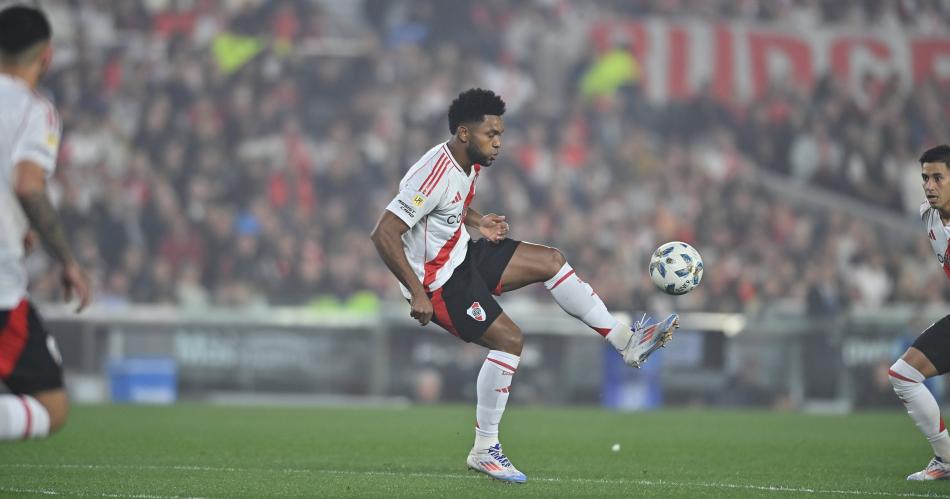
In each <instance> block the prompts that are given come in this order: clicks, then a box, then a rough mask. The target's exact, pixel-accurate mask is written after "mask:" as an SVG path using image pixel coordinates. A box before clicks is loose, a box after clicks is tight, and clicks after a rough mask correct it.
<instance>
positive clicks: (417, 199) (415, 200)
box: [412, 194, 426, 208]
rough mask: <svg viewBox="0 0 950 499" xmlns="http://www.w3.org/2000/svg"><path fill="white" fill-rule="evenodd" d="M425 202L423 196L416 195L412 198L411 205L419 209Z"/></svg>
mask: <svg viewBox="0 0 950 499" xmlns="http://www.w3.org/2000/svg"><path fill="white" fill-rule="evenodd" d="M425 202H426V197H425V196H423V195H422V194H416V196H415V197H414V198H412V204H414V205H416V206H418V207H420V208H421V207H422V204H423V203H425Z"/></svg>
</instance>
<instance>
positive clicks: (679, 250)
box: [650, 241, 703, 295]
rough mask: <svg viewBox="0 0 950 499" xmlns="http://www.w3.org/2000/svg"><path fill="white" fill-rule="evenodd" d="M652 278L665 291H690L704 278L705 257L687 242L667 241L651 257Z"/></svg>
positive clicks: (677, 292) (673, 293)
mask: <svg viewBox="0 0 950 499" xmlns="http://www.w3.org/2000/svg"><path fill="white" fill-rule="evenodd" d="M650 278H651V279H653V284H656V287H658V288H660V289H661V290H662V291H663V292H664V293H667V294H671V295H683V294H686V293H689V292H690V291H692V290H693V288H695V287H696V286H698V285H699V281H701V280H702V279H703V258H702V257H701V256H699V252H698V251H696V248H693V247H692V246H690V245H688V244H686V243H682V242H679V241H673V242H670V243H666V244H664V245H662V246H660V247H659V248H657V249H656V251H654V252H653V256H652V257H651V258H650Z"/></svg>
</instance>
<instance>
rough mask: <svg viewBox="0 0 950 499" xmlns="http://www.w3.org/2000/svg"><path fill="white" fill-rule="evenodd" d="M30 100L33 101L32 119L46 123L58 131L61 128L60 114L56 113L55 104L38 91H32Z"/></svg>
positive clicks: (31, 108)
mask: <svg viewBox="0 0 950 499" xmlns="http://www.w3.org/2000/svg"><path fill="white" fill-rule="evenodd" d="M30 98H31V99H33V101H32V104H33V105H32V106H31V107H30V118H31V119H33V120H38V121H39V122H40V123H45V124H46V125H47V127H49V128H50V129H58V128H59V127H60V119H59V113H58V112H56V106H54V105H53V102H52V101H51V100H49V99H48V98H47V97H46V96H44V95H43V94H41V93H39V92H37V91H36V90H31V91H30Z"/></svg>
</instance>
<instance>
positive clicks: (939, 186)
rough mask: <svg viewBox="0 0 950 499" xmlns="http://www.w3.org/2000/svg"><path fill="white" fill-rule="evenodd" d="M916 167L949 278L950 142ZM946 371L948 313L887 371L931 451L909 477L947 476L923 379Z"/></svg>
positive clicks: (941, 430)
mask: <svg viewBox="0 0 950 499" xmlns="http://www.w3.org/2000/svg"><path fill="white" fill-rule="evenodd" d="M920 169H921V172H920V173H921V177H922V179H923V185H924V195H925V196H926V197H927V201H926V202H924V203H923V204H922V205H920V218H921V220H922V221H923V223H924V229H925V230H926V231H927V237H928V238H929V239H930V245H931V246H932V247H933V249H934V253H936V255H937V261H938V262H940V264H941V265H942V266H943V271H944V273H946V274H947V277H948V278H950V260H948V258H950V252H948V245H950V226H948V225H950V146H947V145H941V146H937V147H934V148H932V149H928V150H927V151H926V152H924V154H923V155H922V156H921V157H920ZM947 372H950V315H948V316H946V317H944V318H943V319H940V320H939V321H937V322H935V323H934V324H933V325H931V326H930V327H928V328H927V329H926V330H925V331H924V332H923V333H921V334H920V336H918V337H917V339H916V340H915V341H914V344H913V345H911V347H910V348H908V349H907V351H906V352H904V355H903V356H901V358H900V359H898V360H897V362H895V363H894V365H892V366H891V368H890V371H888V375H889V376H890V380H891V384H892V385H893V386H894V392H895V393H897V397H898V398H899V399H900V400H901V402H903V403H904V407H906V408H907V413H908V414H910V417H911V418H912V419H913V420H914V423H915V424H917V428H920V431H921V432H923V434H924V436H925V437H926V438H927V441H928V442H930V445H931V447H933V451H934V457H933V459H931V460H930V463H928V464H927V467H926V468H924V469H923V470H920V471H918V472H916V473H912V474H911V475H909V476H908V477H907V479H908V480H947V479H950V436H948V435H947V429H946V427H945V425H944V424H943V418H942V417H941V416H940V406H939V405H937V400H936V399H935V398H934V396H933V394H931V393H930V391H929V390H927V387H925V386H924V385H923V381H924V380H925V379H927V378H932V377H934V376H939V375H941V374H945V373H947Z"/></svg>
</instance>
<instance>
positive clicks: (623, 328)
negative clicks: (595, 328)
mask: <svg viewBox="0 0 950 499" xmlns="http://www.w3.org/2000/svg"><path fill="white" fill-rule="evenodd" d="M632 335H633V331H631V330H630V326H628V325H626V324H617V327H615V328H613V329H611V330H610V332H609V333H607V336H605V337H604V338H605V339H606V340H607V342H608V343H610V344H611V345H612V346H613V347H614V348H615V349H617V350H622V349H623V348H624V347H626V346H627V343H629V342H630V336H632Z"/></svg>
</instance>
